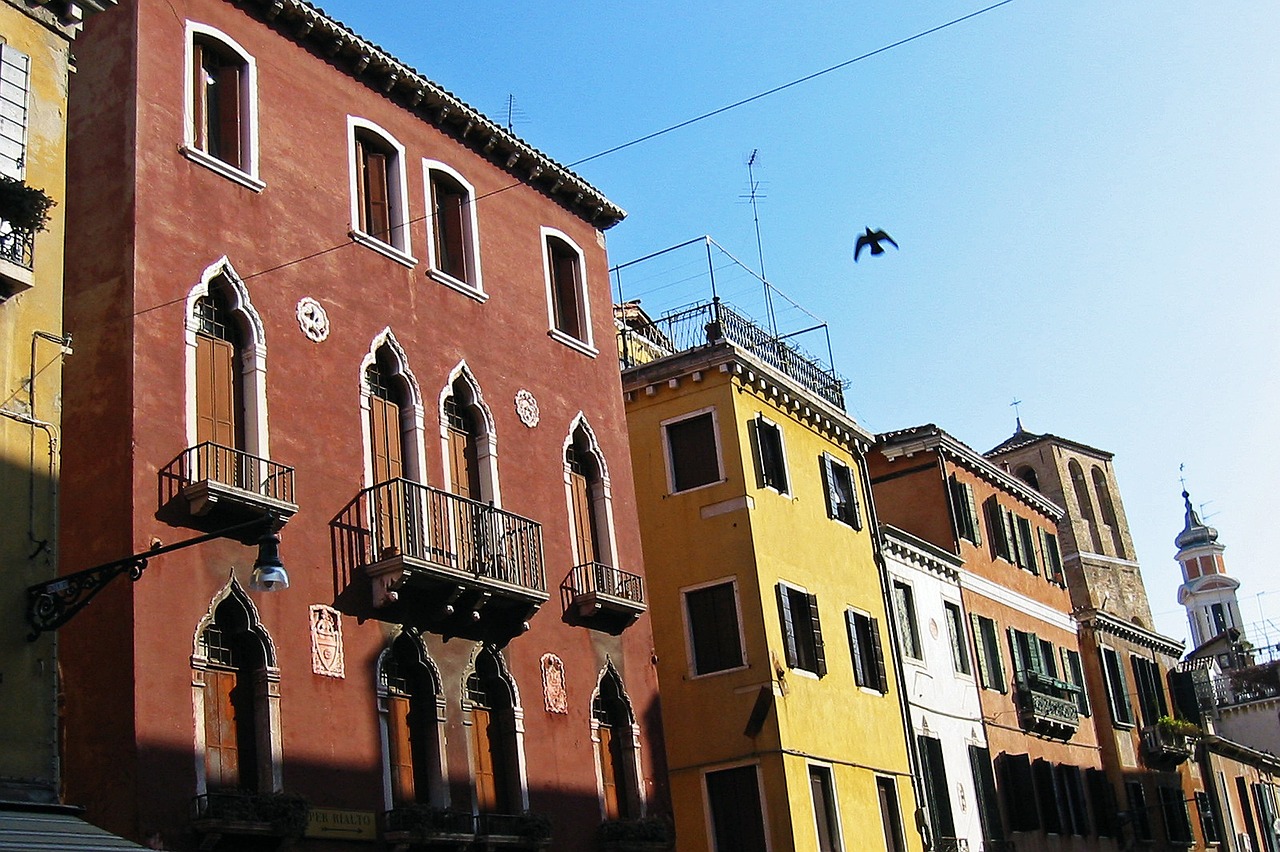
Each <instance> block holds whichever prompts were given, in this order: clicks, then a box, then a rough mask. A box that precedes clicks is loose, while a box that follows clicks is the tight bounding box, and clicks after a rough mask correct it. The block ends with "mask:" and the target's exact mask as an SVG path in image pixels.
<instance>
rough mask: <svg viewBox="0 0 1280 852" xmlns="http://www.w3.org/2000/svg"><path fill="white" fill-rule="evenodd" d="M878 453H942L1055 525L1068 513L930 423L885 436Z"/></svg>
mask: <svg viewBox="0 0 1280 852" xmlns="http://www.w3.org/2000/svg"><path fill="white" fill-rule="evenodd" d="M877 449H879V450H880V452H881V453H883V454H884V457H885V458H887V459H889V460H890V461H893V460H894V459H895V458H898V457H899V456H908V455H911V454H913V453H917V452H921V451H923V450H938V451H939V452H940V453H942V454H943V455H944V456H946V457H947V458H950V459H951V460H952V461H954V462H957V463H959V464H963V465H964V466H965V467H968V468H969V469H970V470H972V471H973V472H974V473H977V474H978V475H979V476H981V477H983V478H984V479H986V480H987V481H989V482H991V483H992V484H994V485H996V486H998V487H1000V488H1003V489H1004V490H1005V491H1007V492H1009V493H1011V494H1013V496H1015V497H1017V498H1018V499H1019V500H1021V501H1022V502H1024V503H1026V504H1027V505H1029V506H1031V507H1033V508H1035V509H1037V510H1038V511H1040V512H1041V513H1043V514H1045V515H1048V516H1049V517H1050V518H1053V519H1054V520H1055V521H1058V520H1061V519H1062V518H1063V517H1064V516H1065V515H1066V512H1065V511H1064V510H1063V509H1062V507H1061V506H1059V505H1058V504H1057V503H1054V502H1053V501H1052V500H1050V499H1049V498H1048V497H1045V496H1044V495H1043V494H1041V493H1040V492H1039V491H1036V490H1035V489H1034V488H1032V487H1031V486H1029V485H1027V484H1026V483H1025V482H1023V481H1022V480H1021V479H1018V478H1017V477H1016V476H1014V475H1012V474H1010V473H1008V472H1006V471H1003V470H1001V469H1000V468H998V467H996V466H995V465H994V464H992V463H991V462H990V461H989V460H988V459H987V458H986V457H985V456H983V455H982V454H981V453H979V452H978V451H977V450H975V449H973V448H972V447H970V446H969V445H967V444H965V443H963V442H961V441H958V440H956V439H955V438H953V437H952V436H951V435H949V434H948V433H947V432H945V431H943V430H942V429H940V428H939V427H938V426H936V425H934V424H933V423H927V424H925V425H923V426H916V427H914V428H911V429H899V430H897V431H895V432H884V433H881V434H880V435H878V436H877Z"/></svg>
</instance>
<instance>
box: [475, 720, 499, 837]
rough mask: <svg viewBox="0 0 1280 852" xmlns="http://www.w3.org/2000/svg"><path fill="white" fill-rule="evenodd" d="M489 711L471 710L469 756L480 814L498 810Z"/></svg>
mask: <svg viewBox="0 0 1280 852" xmlns="http://www.w3.org/2000/svg"><path fill="white" fill-rule="evenodd" d="M491 724H492V719H491V717H490V715H489V711H488V710H485V709H483V708H480V707H473V708H471V755H472V760H473V763H472V768H473V770H474V772H475V785H476V808H477V810H479V812H480V813H482V814H488V813H495V812H497V810H498V787H497V781H498V779H497V775H496V773H495V767H494V760H493V745H494V743H493V741H492V739H491V736H492V733H491V731H490V727H491Z"/></svg>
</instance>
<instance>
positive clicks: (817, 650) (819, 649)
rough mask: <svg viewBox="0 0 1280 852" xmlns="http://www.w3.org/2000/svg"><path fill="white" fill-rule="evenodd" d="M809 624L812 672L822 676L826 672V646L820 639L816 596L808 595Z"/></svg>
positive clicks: (820, 625) (820, 630)
mask: <svg viewBox="0 0 1280 852" xmlns="http://www.w3.org/2000/svg"><path fill="white" fill-rule="evenodd" d="M808 598H809V624H808V625H806V626H807V627H808V628H809V629H810V630H812V631H813V665H814V674H816V675H817V676H818V677H822V676H823V675H825V674H826V673H827V646H826V645H825V644H824V643H823V641H822V623H821V622H820V621H819V620H818V596H817V595H812V594H811V595H809V596H808Z"/></svg>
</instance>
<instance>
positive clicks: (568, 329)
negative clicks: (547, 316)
mask: <svg viewBox="0 0 1280 852" xmlns="http://www.w3.org/2000/svg"><path fill="white" fill-rule="evenodd" d="M546 241H547V245H546V251H547V266H548V273H549V275H550V276H551V316H552V320H553V325H552V328H554V329H555V330H556V331H559V332H562V333H563V334H567V335H568V336H569V337H572V338H574V339H576V340H579V341H582V342H584V343H585V342H588V341H587V324H586V310H585V307H586V306H585V304H584V302H583V283H582V257H581V255H580V254H579V252H578V250H577V248H576V247H574V246H573V245H571V244H570V243H569V242H567V241H566V240H563V239H560V238H559V237H555V236H550V235H548V236H547V237H546Z"/></svg>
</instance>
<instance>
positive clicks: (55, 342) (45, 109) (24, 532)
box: [0, 0, 115, 802]
mask: <svg viewBox="0 0 1280 852" xmlns="http://www.w3.org/2000/svg"><path fill="white" fill-rule="evenodd" d="M114 2H115V0H90V2H80V3H72V2H49V3H30V2H24V0H0V415H3V416H0V601H2V602H3V609H4V611H6V612H8V613H9V617H8V618H5V619H3V624H4V629H3V630H0V674H2V675H3V680H0V800H9V801H15V800H16V801H34V802H54V801H56V800H57V796H58V783H59V771H58V748H57V706H56V702H57V682H56V662H55V657H54V654H55V646H54V640H53V638H52V636H53V634H51V633H50V634H46V637H45V638H43V639H41V640H40V641H38V642H35V643H28V642H27V641H26V638H25V636H24V629H23V626H22V624H21V622H20V619H19V618H18V617H17V614H18V613H21V612H22V611H23V609H24V607H25V605H26V598H25V594H26V592H25V590H26V587H27V586H29V585H31V584H32V583H36V582H39V581H41V580H47V579H49V578H50V577H52V576H54V574H55V573H56V570H55V569H56V564H57V559H56V555H57V554H56V547H57V511H56V508H55V507H56V503H57V482H58V434H59V426H60V420H61V393H62V358H63V357H64V356H65V355H66V354H67V353H69V352H70V347H69V341H68V340H66V339H65V338H64V335H63V330H62V267H63V220H64V217H63V213H64V210H63V206H62V205H60V204H58V203H57V202H59V201H61V200H62V199H63V198H65V195H66V193H65V180H66V178H65V171H66V146H67V124H66V117H67V86H68V82H69V76H68V75H69V74H70V73H72V70H73V69H72V68H71V64H70V62H71V60H70V57H71V39H72V38H73V37H74V35H75V33H76V31H77V30H78V29H79V27H80V21H81V20H82V18H83V16H84V15H85V14H88V13H91V12H96V11H100V10H101V9H103V8H104V7H106V6H109V5H113V4H114ZM24 187H26V188H34V189H39V190H42V191H43V193H44V195H45V196H46V197H48V198H49V199H52V200H53V201H54V202H55V206H54V207H52V209H50V210H49V211H48V221H47V223H46V224H45V226H44V229H43V230H40V229H39V228H35V227H32V228H24V227H21V225H23V224H27V223H26V222H25V221H24V220H23V218H22V217H23V216H24V215H27V216H29V215H30V213H31V208H30V197H31V196H30V194H29V193H28V192H27V191H26V190H25V189H24ZM37 218H38V216H37ZM15 225H17V227H15Z"/></svg>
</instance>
